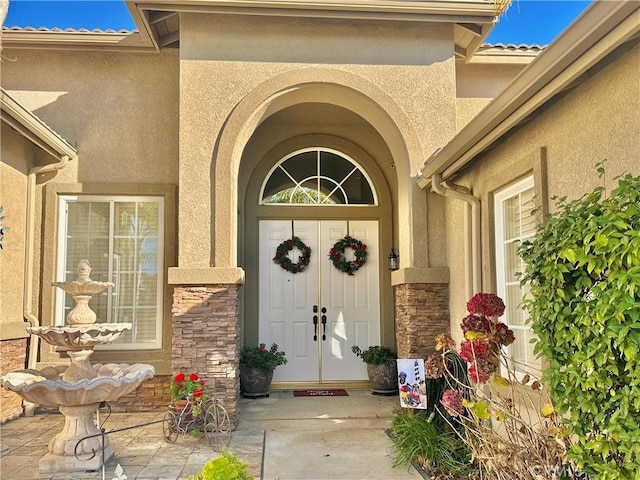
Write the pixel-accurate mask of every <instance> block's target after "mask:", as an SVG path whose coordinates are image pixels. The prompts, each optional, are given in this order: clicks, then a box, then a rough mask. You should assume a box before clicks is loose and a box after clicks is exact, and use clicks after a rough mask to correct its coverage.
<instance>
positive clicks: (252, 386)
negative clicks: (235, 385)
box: [240, 365, 273, 398]
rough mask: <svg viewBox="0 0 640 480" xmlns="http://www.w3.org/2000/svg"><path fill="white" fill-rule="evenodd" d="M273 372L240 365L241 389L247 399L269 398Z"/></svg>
mask: <svg viewBox="0 0 640 480" xmlns="http://www.w3.org/2000/svg"><path fill="white" fill-rule="evenodd" d="M272 379H273V370H269V369H267V368H256V367H245V366H243V365H240V389H241V391H242V394H243V395H244V396H245V397H250V398H257V397H268V396H269V393H270V388H271V380H272Z"/></svg>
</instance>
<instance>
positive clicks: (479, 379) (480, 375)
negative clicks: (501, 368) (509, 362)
mask: <svg viewBox="0 0 640 480" xmlns="http://www.w3.org/2000/svg"><path fill="white" fill-rule="evenodd" d="M469 378H470V379H471V381H472V382H473V383H484V382H486V381H487V380H489V375H487V374H486V372H482V371H481V369H480V368H478V365H476V364H475V363H474V364H473V365H471V366H470V367H469Z"/></svg>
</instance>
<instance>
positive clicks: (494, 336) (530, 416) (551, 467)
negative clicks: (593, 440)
mask: <svg viewBox="0 0 640 480" xmlns="http://www.w3.org/2000/svg"><path fill="white" fill-rule="evenodd" d="M504 310H505V305H504V302H503V301H502V299H501V298H500V297H498V296H497V295H495V294H492V293H478V294H476V295H474V296H473V298H471V299H470V300H469V301H468V302H467V311H468V313H469V314H468V315H467V316H466V317H464V318H463V320H462V323H461V325H460V327H461V328H462V332H463V334H464V340H463V341H462V343H461V344H460V351H459V354H458V353H457V352H455V343H454V342H452V341H451V339H450V337H448V336H446V335H441V336H439V337H438V338H437V339H436V348H437V350H438V351H439V353H436V354H435V355H433V356H431V357H430V358H428V359H427V361H426V362H425V375H426V376H427V377H430V375H436V377H434V376H431V377H430V378H437V375H442V376H443V377H444V379H445V380H446V381H445V382H444V389H443V391H442V393H441V397H440V400H439V404H440V407H442V408H439V407H436V409H437V411H438V412H439V413H440V415H441V416H442V418H444V420H445V421H446V422H447V423H448V424H449V426H450V427H451V430H452V431H453V432H456V433H457V434H458V435H459V437H460V438H461V439H462V440H463V441H464V442H465V443H466V444H467V446H468V447H469V448H470V449H471V451H472V458H474V459H475V462H476V464H477V465H478V467H479V468H480V470H481V472H482V474H483V478H487V479H500V480H519V479H522V478H536V479H537V478H540V479H552V478H557V479H559V478H573V475H574V474H575V473H576V471H575V468H574V467H573V466H572V465H571V464H569V461H568V458H567V451H568V449H569V447H570V439H569V438H568V436H567V432H566V428H565V427H564V425H563V422H562V420H561V419H560V418H559V416H558V414H557V412H556V410H555V408H554V407H553V405H552V403H551V400H550V399H549V396H548V394H547V392H546V391H544V390H543V389H542V384H541V383H540V381H539V380H538V379H536V378H535V377H534V376H533V375H531V374H529V373H526V374H524V373H522V372H519V373H518V374H516V370H515V362H514V361H512V359H510V358H508V355H507V353H506V352H505V349H504V347H506V346H508V345H511V344H512V343H513V342H514V341H515V335H514V333H513V331H512V330H511V329H510V328H509V327H508V326H507V325H505V324H504V323H502V322H500V321H499V320H498V317H500V316H502V315H503V313H504ZM456 355H459V358H460V359H461V360H462V361H464V363H466V373H467V377H468V381H464V376H461V375H460V372H459V371H453V370H452V369H451V365H452V361H451V359H452V358H456ZM437 356H440V358H441V360H440V361H439V362H438V360H437Z"/></svg>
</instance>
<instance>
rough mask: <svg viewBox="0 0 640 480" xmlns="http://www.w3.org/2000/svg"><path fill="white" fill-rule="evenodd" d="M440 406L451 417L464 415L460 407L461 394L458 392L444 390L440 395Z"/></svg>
mask: <svg viewBox="0 0 640 480" xmlns="http://www.w3.org/2000/svg"><path fill="white" fill-rule="evenodd" d="M441 403H442V406H443V407H444V409H445V410H446V411H447V413H448V414H449V415H451V416H452V417H457V416H459V415H462V414H463V413H464V407H463V406H462V393H460V391H459V390H445V391H444V393H443V394H442V400H441Z"/></svg>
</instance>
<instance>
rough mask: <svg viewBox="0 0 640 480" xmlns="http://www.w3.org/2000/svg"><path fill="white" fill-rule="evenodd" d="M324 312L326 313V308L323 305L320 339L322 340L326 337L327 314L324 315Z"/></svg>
mask: <svg viewBox="0 0 640 480" xmlns="http://www.w3.org/2000/svg"><path fill="white" fill-rule="evenodd" d="M325 313H327V309H326V308H325V307H322V341H323V342H324V341H325V340H326V339H327V335H326V333H327V316H326V315H325Z"/></svg>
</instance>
